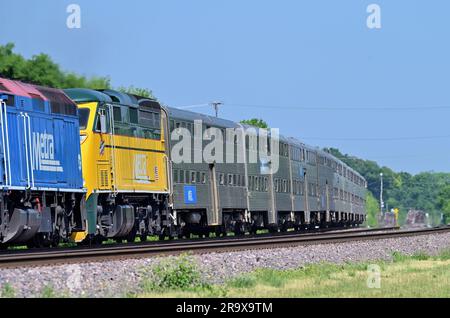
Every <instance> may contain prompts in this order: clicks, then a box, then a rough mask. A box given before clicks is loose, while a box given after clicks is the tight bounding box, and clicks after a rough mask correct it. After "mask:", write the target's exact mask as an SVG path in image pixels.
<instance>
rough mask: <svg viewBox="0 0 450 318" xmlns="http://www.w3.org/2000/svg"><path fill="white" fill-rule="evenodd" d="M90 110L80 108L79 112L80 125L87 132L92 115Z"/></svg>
mask: <svg viewBox="0 0 450 318" xmlns="http://www.w3.org/2000/svg"><path fill="white" fill-rule="evenodd" d="M90 112H91V111H90V109H89V108H80V109H79V110H78V121H79V123H80V129H81V130H85V129H86V127H87V124H88V120H89V114H90Z"/></svg>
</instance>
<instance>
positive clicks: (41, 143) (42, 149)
mask: <svg viewBox="0 0 450 318" xmlns="http://www.w3.org/2000/svg"><path fill="white" fill-rule="evenodd" d="M53 140H54V138H53V135H52V134H47V133H46V132H44V133H42V134H41V133H36V132H34V133H33V165H34V166H33V170H40V171H50V172H63V171H64V170H63V168H62V167H61V163H60V162H59V160H55V144H54V142H53Z"/></svg>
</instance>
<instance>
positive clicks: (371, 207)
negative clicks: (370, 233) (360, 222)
mask: <svg viewBox="0 0 450 318" xmlns="http://www.w3.org/2000/svg"><path fill="white" fill-rule="evenodd" d="M379 211H380V206H379V204H378V201H377V200H376V199H375V197H374V196H373V194H372V192H370V191H367V194H366V215H367V225H369V226H371V227H376V226H378V213H379Z"/></svg>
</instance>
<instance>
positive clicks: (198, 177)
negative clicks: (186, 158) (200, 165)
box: [195, 171, 202, 183]
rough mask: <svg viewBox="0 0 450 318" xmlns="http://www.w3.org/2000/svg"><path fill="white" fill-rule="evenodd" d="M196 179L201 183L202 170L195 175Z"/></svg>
mask: <svg viewBox="0 0 450 318" xmlns="http://www.w3.org/2000/svg"><path fill="white" fill-rule="evenodd" d="M195 180H196V181H197V182H198V183H200V182H201V181H202V180H201V179H200V171H197V175H196V176H195Z"/></svg>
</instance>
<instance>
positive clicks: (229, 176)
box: [228, 174, 233, 186]
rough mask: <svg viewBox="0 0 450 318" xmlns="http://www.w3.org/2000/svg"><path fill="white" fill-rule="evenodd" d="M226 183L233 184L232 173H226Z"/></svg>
mask: <svg viewBox="0 0 450 318" xmlns="http://www.w3.org/2000/svg"><path fill="white" fill-rule="evenodd" d="M228 185H229V186H232V185H233V175H232V174H229V175H228Z"/></svg>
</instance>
